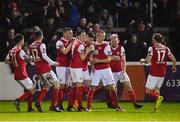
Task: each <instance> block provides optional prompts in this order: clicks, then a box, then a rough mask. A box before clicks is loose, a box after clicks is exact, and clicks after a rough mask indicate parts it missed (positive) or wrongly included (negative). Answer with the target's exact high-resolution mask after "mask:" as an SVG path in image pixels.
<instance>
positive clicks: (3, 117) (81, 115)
mask: <svg viewBox="0 0 180 122" xmlns="http://www.w3.org/2000/svg"><path fill="white" fill-rule="evenodd" d="M142 104H143V105H144V107H143V108H142V109H140V110H135V109H134V108H133V106H132V104H131V103H129V102H123V103H120V105H121V106H122V107H123V108H124V109H126V112H116V111H115V110H113V109H107V108H106V105H105V103H104V102H94V103H93V109H92V111H91V112H85V111H83V112H61V113H56V112H50V111H48V108H49V102H45V103H43V106H42V107H43V110H44V113H38V112H37V111H35V112H33V113H27V112H26V109H27V108H26V103H21V112H16V110H15V106H14V105H13V104H12V103H11V102H0V121H20V120H21V121H178V120H179V121H180V105H179V103H163V104H162V106H161V109H160V112H159V113H153V105H154V103H142ZM65 106H66V103H65Z"/></svg>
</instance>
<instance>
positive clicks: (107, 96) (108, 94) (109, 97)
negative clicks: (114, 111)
mask: <svg viewBox="0 0 180 122" xmlns="http://www.w3.org/2000/svg"><path fill="white" fill-rule="evenodd" d="M105 94H106V101H107V104H108V105H113V103H112V101H111V93H110V91H105Z"/></svg>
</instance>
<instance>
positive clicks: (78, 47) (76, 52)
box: [70, 40, 85, 68]
mask: <svg viewBox="0 0 180 122" xmlns="http://www.w3.org/2000/svg"><path fill="white" fill-rule="evenodd" d="M84 52H85V50H84V45H83V43H82V42H81V41H80V40H76V41H75V42H74V43H73V46H72V59H71V63H70V67H71V68H83V61H82V60H81V57H80V54H83V53H84Z"/></svg>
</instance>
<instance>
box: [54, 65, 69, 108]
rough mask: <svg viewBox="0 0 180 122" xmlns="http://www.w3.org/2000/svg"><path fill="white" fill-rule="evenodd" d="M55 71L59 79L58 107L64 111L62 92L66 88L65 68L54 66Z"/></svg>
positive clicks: (63, 92)
mask: <svg viewBox="0 0 180 122" xmlns="http://www.w3.org/2000/svg"><path fill="white" fill-rule="evenodd" d="M56 73H57V77H58V80H59V85H60V88H59V91H58V107H59V110H61V111H64V107H63V101H64V94H65V91H66V88H67V84H66V81H67V75H68V74H67V68H66V67H56Z"/></svg>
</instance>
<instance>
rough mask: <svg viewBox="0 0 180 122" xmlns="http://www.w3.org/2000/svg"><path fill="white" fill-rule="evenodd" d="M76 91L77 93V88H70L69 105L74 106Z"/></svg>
mask: <svg viewBox="0 0 180 122" xmlns="http://www.w3.org/2000/svg"><path fill="white" fill-rule="evenodd" d="M75 93H76V92H75V88H69V90H68V106H69V107H73V103H74V95H75Z"/></svg>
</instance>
